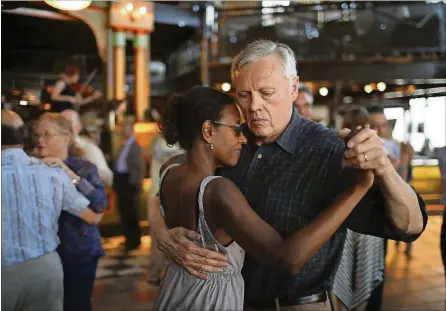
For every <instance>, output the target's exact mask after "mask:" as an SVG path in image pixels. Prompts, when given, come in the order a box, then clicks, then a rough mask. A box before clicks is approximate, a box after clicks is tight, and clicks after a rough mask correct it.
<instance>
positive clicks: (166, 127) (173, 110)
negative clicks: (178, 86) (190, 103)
mask: <svg viewBox="0 0 446 311" xmlns="http://www.w3.org/2000/svg"><path fill="white" fill-rule="evenodd" d="M181 100H182V96H181V95H180V94H174V95H173V96H172V97H171V98H170V100H169V102H168V104H167V108H166V110H165V111H164V118H163V120H162V123H161V125H160V129H161V131H162V133H163V135H164V139H165V140H166V142H167V144H168V145H175V144H176V143H177V142H178V106H179V105H180V102H181Z"/></svg>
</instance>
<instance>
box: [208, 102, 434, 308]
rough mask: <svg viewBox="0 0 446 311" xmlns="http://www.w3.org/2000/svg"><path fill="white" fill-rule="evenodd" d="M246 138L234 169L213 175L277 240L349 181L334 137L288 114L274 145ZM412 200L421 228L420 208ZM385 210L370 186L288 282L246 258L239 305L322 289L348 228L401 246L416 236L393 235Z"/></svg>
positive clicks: (330, 278) (350, 173) (325, 287)
mask: <svg viewBox="0 0 446 311" xmlns="http://www.w3.org/2000/svg"><path fill="white" fill-rule="evenodd" d="M246 136H247V138H248V143H247V144H246V145H244V147H243V151H242V154H241V156H240V160H239V162H238V164H237V166H236V167H234V168H225V169H221V170H220V171H219V172H217V173H218V174H221V175H222V176H224V177H227V178H229V179H231V180H232V181H233V182H234V183H235V184H236V185H237V186H238V188H239V189H240V190H241V191H242V193H243V194H244V195H245V197H246V199H247V200H248V202H249V204H250V205H251V207H252V208H253V209H254V210H255V211H256V212H257V214H258V215H259V216H260V217H262V218H263V219H264V220H265V221H266V222H268V223H269V224H270V225H271V226H272V227H274V229H275V230H276V231H277V232H279V234H281V235H282V236H283V237H286V236H288V235H290V234H292V233H293V232H295V231H296V230H298V229H299V228H303V227H304V226H305V225H306V224H308V223H309V222H310V221H311V220H312V219H314V218H315V217H316V216H317V215H318V213H319V212H321V211H322V210H323V209H324V208H326V207H327V206H328V205H329V204H330V203H331V202H333V200H334V199H335V197H336V196H337V195H338V194H340V193H341V192H343V191H344V190H345V189H346V188H347V187H349V186H350V185H351V184H352V183H354V182H355V176H354V174H353V170H351V169H345V168H344V167H343V164H342V163H343V156H344V149H345V146H344V142H343V141H342V140H341V139H339V138H338V136H337V134H336V132H335V131H333V130H330V129H328V128H326V127H324V126H322V125H320V124H317V123H315V122H312V121H308V120H305V119H304V118H301V117H300V116H299V114H298V113H297V112H296V111H295V110H294V112H293V115H292V118H291V121H290V123H289V125H288V127H287V128H286V130H285V131H284V132H283V133H282V134H281V136H280V137H278V139H277V140H276V141H275V142H273V143H269V144H263V145H261V146H260V147H259V146H257V145H255V143H254V139H253V136H252V134H251V133H250V132H249V131H248V128H247V127H246ZM418 199H419V202H420V206H421V207H422V212H423V218H424V227H425V226H426V223H427V214H426V210H425V204H424V202H423V200H422V199H421V198H420V197H418ZM384 206H385V203H384V197H383V195H382V193H381V191H380V188H379V186H377V185H374V186H373V187H372V188H371V190H370V191H369V193H368V194H367V195H366V196H365V197H364V198H363V200H362V201H361V202H360V204H359V206H358V207H356V208H355V210H354V211H353V213H352V214H351V215H350V217H349V219H348V220H347V221H346V223H345V224H344V225H343V226H342V227H341V228H340V229H339V230H338V231H337V232H336V233H335V235H334V236H333V237H332V238H331V239H330V240H329V241H328V242H327V243H325V244H324V246H323V247H322V248H321V249H320V250H319V251H318V252H317V253H316V255H315V256H314V257H313V258H311V260H310V261H309V262H308V263H307V264H306V265H305V266H304V267H303V268H302V269H301V270H300V271H299V273H297V274H296V275H294V276H288V275H285V274H283V273H281V272H280V271H279V270H278V269H274V268H273V267H270V266H267V265H265V264H263V263H261V262H259V261H258V260H256V259H254V258H253V257H251V256H248V255H247V257H246V259H245V264H244V268H243V275H244V279H245V282H246V296H245V302H246V303H247V304H249V303H262V302H270V301H271V300H272V299H274V298H277V297H279V298H287V299H288V300H289V301H293V300H294V299H297V298H299V297H304V296H307V295H312V294H316V293H319V292H321V291H324V290H329V289H330V288H331V286H332V284H333V278H334V274H335V272H336V270H337V267H338V265H339V260H340V257H341V254H342V248H343V245H344V241H345V236H346V229H347V227H348V228H350V229H351V230H354V231H356V232H359V233H363V234H370V235H374V236H379V237H383V238H390V239H397V240H403V241H406V242H407V241H413V240H415V239H416V238H417V237H418V236H419V235H416V236H407V235H405V234H401V233H400V232H397V231H396V230H395V229H393V227H392V226H391V224H390V222H389V220H388V219H387V218H386V216H385V210H384Z"/></svg>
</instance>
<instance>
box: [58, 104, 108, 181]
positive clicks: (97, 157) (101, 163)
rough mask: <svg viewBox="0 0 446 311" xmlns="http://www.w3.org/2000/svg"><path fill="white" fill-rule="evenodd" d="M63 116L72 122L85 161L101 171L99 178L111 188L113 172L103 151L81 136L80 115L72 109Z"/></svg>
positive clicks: (63, 112)
mask: <svg viewBox="0 0 446 311" xmlns="http://www.w3.org/2000/svg"><path fill="white" fill-rule="evenodd" d="M61 114H62V116H63V117H64V118H65V119H67V120H70V121H71V126H72V127H73V133H74V134H75V135H76V137H75V138H74V139H75V142H76V143H77V144H78V145H79V147H80V148H82V150H83V151H84V158H85V160H87V161H89V162H91V163H93V164H94V165H96V167H97V168H98V171H99V176H101V180H102V182H103V184H104V186H107V187H111V186H112V185H113V171H112V170H111V169H110V168H109V167H108V164H107V160H106V159H105V156H104V153H103V152H102V150H101V149H100V148H99V147H98V146H97V145H96V144H95V143H94V141H92V140H91V139H89V138H87V137H85V136H79V133H80V132H81V130H82V123H81V120H80V117H79V114H78V113H77V112H76V111H74V110H71V109H67V110H64V111H62V112H61Z"/></svg>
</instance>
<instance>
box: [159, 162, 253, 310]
mask: <svg viewBox="0 0 446 311" xmlns="http://www.w3.org/2000/svg"><path fill="white" fill-rule="evenodd" d="M172 166H175V165H171V166H169V167H167V169H166V170H165V171H164V172H163V174H162V176H161V178H160V192H161V185H162V182H163V179H164V176H165V175H166V173H167V171H168V170H169V169H170V168H171V167H172ZM215 178H219V176H208V177H206V178H205V179H204V180H203V181H202V182H201V185H200V191H199V195H198V206H199V216H198V232H199V233H200V234H201V239H200V241H199V242H198V243H197V244H198V245H199V246H201V247H203V248H207V249H211V250H214V251H217V252H220V253H223V254H226V255H227V257H228V267H227V268H225V270H224V271H223V272H217V273H208V279H207V280H201V279H198V278H196V277H194V276H193V275H191V274H190V273H189V272H188V271H187V270H185V269H184V268H182V267H180V266H178V265H177V264H175V263H174V262H171V261H170V262H169V263H168V265H167V270H166V274H165V276H164V279H163V282H162V283H161V287H160V290H159V293H158V297H157V299H156V302H155V310H166V311H171V310H184V311H186V310H197V311H198V310H200V311H201V310H219V311H220V310H227V311H236V310H243V299H244V291H245V284H244V282H243V278H242V275H241V269H242V266H243V260H244V258H245V252H244V250H243V249H242V248H241V247H240V246H239V245H238V244H237V243H236V242H232V243H231V244H230V245H229V246H228V247H224V246H223V245H221V244H220V243H219V242H217V240H216V239H215V237H214V236H213V234H212V233H211V230H210V229H209V227H208V225H207V223H206V220H205V217H204V209H203V195H204V190H205V188H206V185H207V184H208V183H209V182H210V181H211V180H213V179H215ZM161 213H162V214H163V216H164V209H163V207H162V206H161Z"/></svg>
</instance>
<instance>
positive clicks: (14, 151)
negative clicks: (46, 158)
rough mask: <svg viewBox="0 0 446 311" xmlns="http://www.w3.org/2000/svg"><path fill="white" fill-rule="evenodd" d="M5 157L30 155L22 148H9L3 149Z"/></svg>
mask: <svg viewBox="0 0 446 311" xmlns="http://www.w3.org/2000/svg"><path fill="white" fill-rule="evenodd" d="M3 157H28V155H27V154H26V153H25V151H23V149H22V148H8V149H4V150H2V158H3Z"/></svg>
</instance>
